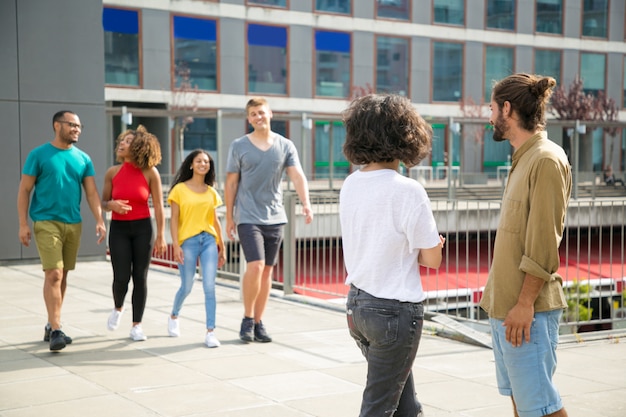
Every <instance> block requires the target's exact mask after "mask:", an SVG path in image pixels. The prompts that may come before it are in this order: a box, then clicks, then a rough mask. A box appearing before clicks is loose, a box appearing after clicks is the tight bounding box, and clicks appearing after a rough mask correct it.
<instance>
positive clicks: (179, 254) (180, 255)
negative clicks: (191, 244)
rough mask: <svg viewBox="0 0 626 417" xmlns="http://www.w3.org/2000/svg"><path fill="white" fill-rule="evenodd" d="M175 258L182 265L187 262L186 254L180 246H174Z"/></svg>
mask: <svg viewBox="0 0 626 417" xmlns="http://www.w3.org/2000/svg"><path fill="white" fill-rule="evenodd" d="M174 260H175V261H176V262H178V263H179V264H181V265H182V264H184V263H185V255H184V254H183V250H182V249H181V247H180V246H174Z"/></svg>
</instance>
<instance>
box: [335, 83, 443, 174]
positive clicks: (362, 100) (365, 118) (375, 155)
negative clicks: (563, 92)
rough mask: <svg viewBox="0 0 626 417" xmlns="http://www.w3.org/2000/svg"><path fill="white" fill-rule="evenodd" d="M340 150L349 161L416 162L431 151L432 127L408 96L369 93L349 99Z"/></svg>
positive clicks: (366, 162)
mask: <svg viewBox="0 0 626 417" xmlns="http://www.w3.org/2000/svg"><path fill="white" fill-rule="evenodd" d="M343 121H344V124H345V126H346V142H345V144H344V145H343V153H344V155H345V156H346V158H347V159H348V161H350V162H351V163H353V164H356V165H365V164H369V163H372V162H393V161H395V160H399V161H401V162H403V163H404V164H405V165H406V166H408V167H411V166H414V165H417V164H418V163H419V162H420V161H421V160H422V159H424V158H425V157H426V156H427V155H428V154H429V153H430V151H431V145H432V135H433V129H432V127H431V126H430V125H429V124H428V123H426V121H425V120H424V119H423V118H422V117H421V116H420V115H419V113H418V112H417V110H416V109H415V107H413V105H412V104H411V102H410V101H409V99H407V98H406V97H402V96H399V95H395V94H369V95H366V96H363V97H359V98H357V99H355V100H354V101H352V103H351V104H350V107H348V109H346V110H345V111H344V113H343Z"/></svg>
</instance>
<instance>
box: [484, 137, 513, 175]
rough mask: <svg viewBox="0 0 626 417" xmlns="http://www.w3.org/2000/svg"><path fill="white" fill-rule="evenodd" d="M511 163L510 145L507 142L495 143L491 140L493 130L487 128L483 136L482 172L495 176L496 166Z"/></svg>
mask: <svg viewBox="0 0 626 417" xmlns="http://www.w3.org/2000/svg"><path fill="white" fill-rule="evenodd" d="M510 163H511V144H510V143H509V141H508V140H505V141H502V142H496V141H494V140H493V128H492V127H491V126H487V128H486V129H485V134H484V146H483V172H485V173H491V174H492V175H493V176H495V175H497V171H498V166H503V165H508V164H510Z"/></svg>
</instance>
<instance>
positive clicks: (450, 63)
mask: <svg viewBox="0 0 626 417" xmlns="http://www.w3.org/2000/svg"><path fill="white" fill-rule="evenodd" d="M462 90H463V45H461V44H458V43H445V42H435V43H434V65H433V101H459V100H460V99H461V94H462Z"/></svg>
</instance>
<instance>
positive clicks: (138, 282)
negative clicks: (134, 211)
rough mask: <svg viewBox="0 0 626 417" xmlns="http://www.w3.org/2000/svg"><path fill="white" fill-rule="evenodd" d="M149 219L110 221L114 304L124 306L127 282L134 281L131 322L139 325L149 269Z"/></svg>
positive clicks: (150, 248)
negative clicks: (131, 279)
mask: <svg viewBox="0 0 626 417" xmlns="http://www.w3.org/2000/svg"><path fill="white" fill-rule="evenodd" d="M152 244H153V240H152V220H151V219H150V218H147V219H141V220H131V221H121V220H112V221H111V227H110V230H109V252H110V253H111V265H112V266H113V301H114V302H115V307H116V308H120V307H122V306H123V305H124V299H125V298H126V293H127V292H128V283H129V282H130V278H131V276H132V278H133V296H132V301H133V323H140V322H141V320H142V318H143V311H144V309H145V307H146V298H147V296H148V282H147V281H148V267H149V266H150V259H151V257H152Z"/></svg>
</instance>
